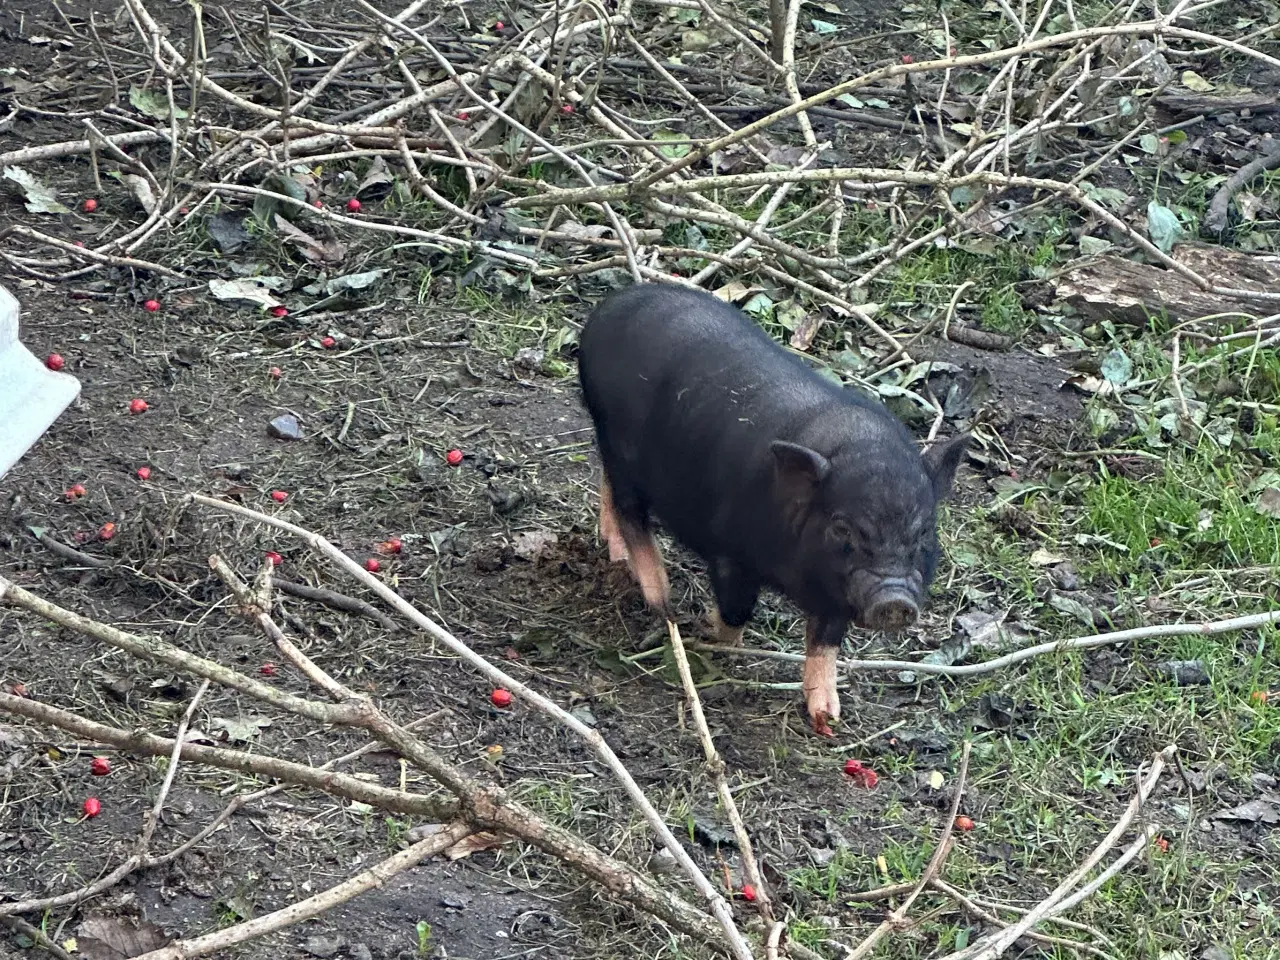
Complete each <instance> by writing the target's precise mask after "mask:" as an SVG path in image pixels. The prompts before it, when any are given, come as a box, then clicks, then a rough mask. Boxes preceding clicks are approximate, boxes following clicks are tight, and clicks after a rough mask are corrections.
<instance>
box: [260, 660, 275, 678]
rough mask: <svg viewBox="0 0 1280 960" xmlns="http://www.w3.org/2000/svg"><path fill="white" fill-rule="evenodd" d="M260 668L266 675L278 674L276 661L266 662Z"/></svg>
mask: <svg viewBox="0 0 1280 960" xmlns="http://www.w3.org/2000/svg"><path fill="white" fill-rule="evenodd" d="M259 669H260V670H261V671H262V675H263V676H264V677H274V676H275V675H276V665H275V664H274V663H264V664H263V665H262V666H261V667H259Z"/></svg>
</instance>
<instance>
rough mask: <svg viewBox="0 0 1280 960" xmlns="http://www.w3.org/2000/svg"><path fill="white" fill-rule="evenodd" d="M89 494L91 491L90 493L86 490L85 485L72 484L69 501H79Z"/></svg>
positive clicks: (68, 494)
mask: <svg viewBox="0 0 1280 960" xmlns="http://www.w3.org/2000/svg"><path fill="white" fill-rule="evenodd" d="M88 492H89V491H88V490H86V489H85V488H84V484H83V483H76V484H72V486H71V488H70V489H69V490H67V499H68V500H79V499H80V498H81V497H83V496H84V495H85V494H86V493H88Z"/></svg>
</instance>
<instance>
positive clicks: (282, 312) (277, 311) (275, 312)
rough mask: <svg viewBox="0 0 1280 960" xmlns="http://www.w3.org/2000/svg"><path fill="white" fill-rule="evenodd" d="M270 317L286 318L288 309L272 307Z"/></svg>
mask: <svg viewBox="0 0 1280 960" xmlns="http://www.w3.org/2000/svg"><path fill="white" fill-rule="evenodd" d="M271 315H272V316H273V317H287V316H288V315H289V308H288V307H285V306H276V307H272V308H271Z"/></svg>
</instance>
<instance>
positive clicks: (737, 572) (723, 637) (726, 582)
mask: <svg viewBox="0 0 1280 960" xmlns="http://www.w3.org/2000/svg"><path fill="white" fill-rule="evenodd" d="M708 566H709V568H710V570H709V572H710V574H711V586H712V588H713V589H714V590H715V594H716V605H715V608H714V609H713V610H712V611H711V628H712V630H713V631H714V633H715V638H716V642H717V643H721V644H724V645H725V646H729V647H737V646H741V645H742V633H743V631H744V630H745V629H746V626H747V621H748V620H750V619H751V614H752V613H754V612H755V608H756V601H757V600H758V599H760V584H759V583H757V582H755V581H754V580H753V579H752V578H751V576H750V575H749V574H747V573H746V571H744V570H743V569H742V568H741V567H739V566H738V565H737V564H736V563H734V562H733V561H731V560H726V559H723V558H719V559H717V560H715V561H713V562H712V563H710V564H709V565H708Z"/></svg>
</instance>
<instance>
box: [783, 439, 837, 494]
mask: <svg viewBox="0 0 1280 960" xmlns="http://www.w3.org/2000/svg"><path fill="white" fill-rule="evenodd" d="M769 449H770V450H771V451H772V453H773V468H774V476H775V477H776V478H777V480H778V489H779V491H780V492H781V493H782V495H783V497H784V498H786V499H787V500H791V501H793V502H795V503H797V504H808V502H809V501H810V500H811V499H813V495H814V493H815V491H816V490H817V489H818V484H820V483H822V481H823V479H824V478H825V477H826V475H827V474H828V473H829V472H830V470H831V461H830V460H828V459H827V458H826V457H824V456H823V455H822V454H820V453H819V452H818V451H817V450H810V449H809V448H808V447H802V446H800V444H798V443H787V442H786V441H785V440H775V441H773V443H771V444H770V445H769Z"/></svg>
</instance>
